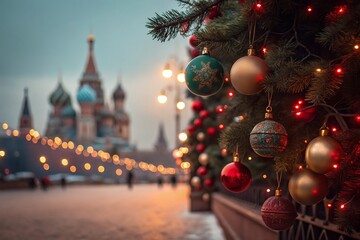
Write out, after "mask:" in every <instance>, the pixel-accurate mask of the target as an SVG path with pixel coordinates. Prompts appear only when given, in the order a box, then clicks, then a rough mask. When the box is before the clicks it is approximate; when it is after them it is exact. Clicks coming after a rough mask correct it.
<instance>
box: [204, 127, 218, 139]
mask: <svg viewBox="0 0 360 240" xmlns="http://www.w3.org/2000/svg"><path fill="white" fill-rule="evenodd" d="M206 133H207V135H208V136H209V137H215V136H216V134H217V130H216V128H214V127H209V128H208V129H207V130H206Z"/></svg>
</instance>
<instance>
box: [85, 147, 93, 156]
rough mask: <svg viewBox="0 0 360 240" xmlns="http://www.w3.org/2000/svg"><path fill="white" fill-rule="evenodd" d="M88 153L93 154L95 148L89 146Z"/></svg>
mask: <svg viewBox="0 0 360 240" xmlns="http://www.w3.org/2000/svg"><path fill="white" fill-rule="evenodd" d="M86 151H87V152H88V153H90V154H91V153H92V152H93V151H94V148H93V147H92V146H88V147H87V148H86Z"/></svg>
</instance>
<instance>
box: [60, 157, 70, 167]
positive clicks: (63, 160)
mask: <svg viewBox="0 0 360 240" xmlns="http://www.w3.org/2000/svg"><path fill="white" fill-rule="evenodd" d="M61 164H62V165H63V166H67V165H68V164H69V161H68V160H67V159H66V158H63V159H62V160H61Z"/></svg>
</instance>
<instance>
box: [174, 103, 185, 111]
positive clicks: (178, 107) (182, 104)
mask: <svg viewBox="0 0 360 240" xmlns="http://www.w3.org/2000/svg"><path fill="white" fill-rule="evenodd" d="M176 108H177V109H179V110H184V108H185V103H184V102H183V101H178V102H177V103H176Z"/></svg>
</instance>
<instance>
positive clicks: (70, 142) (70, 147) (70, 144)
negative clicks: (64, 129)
mask: <svg viewBox="0 0 360 240" xmlns="http://www.w3.org/2000/svg"><path fill="white" fill-rule="evenodd" d="M74 147H75V144H74V142H73V141H69V142H68V148H69V149H74Z"/></svg>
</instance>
